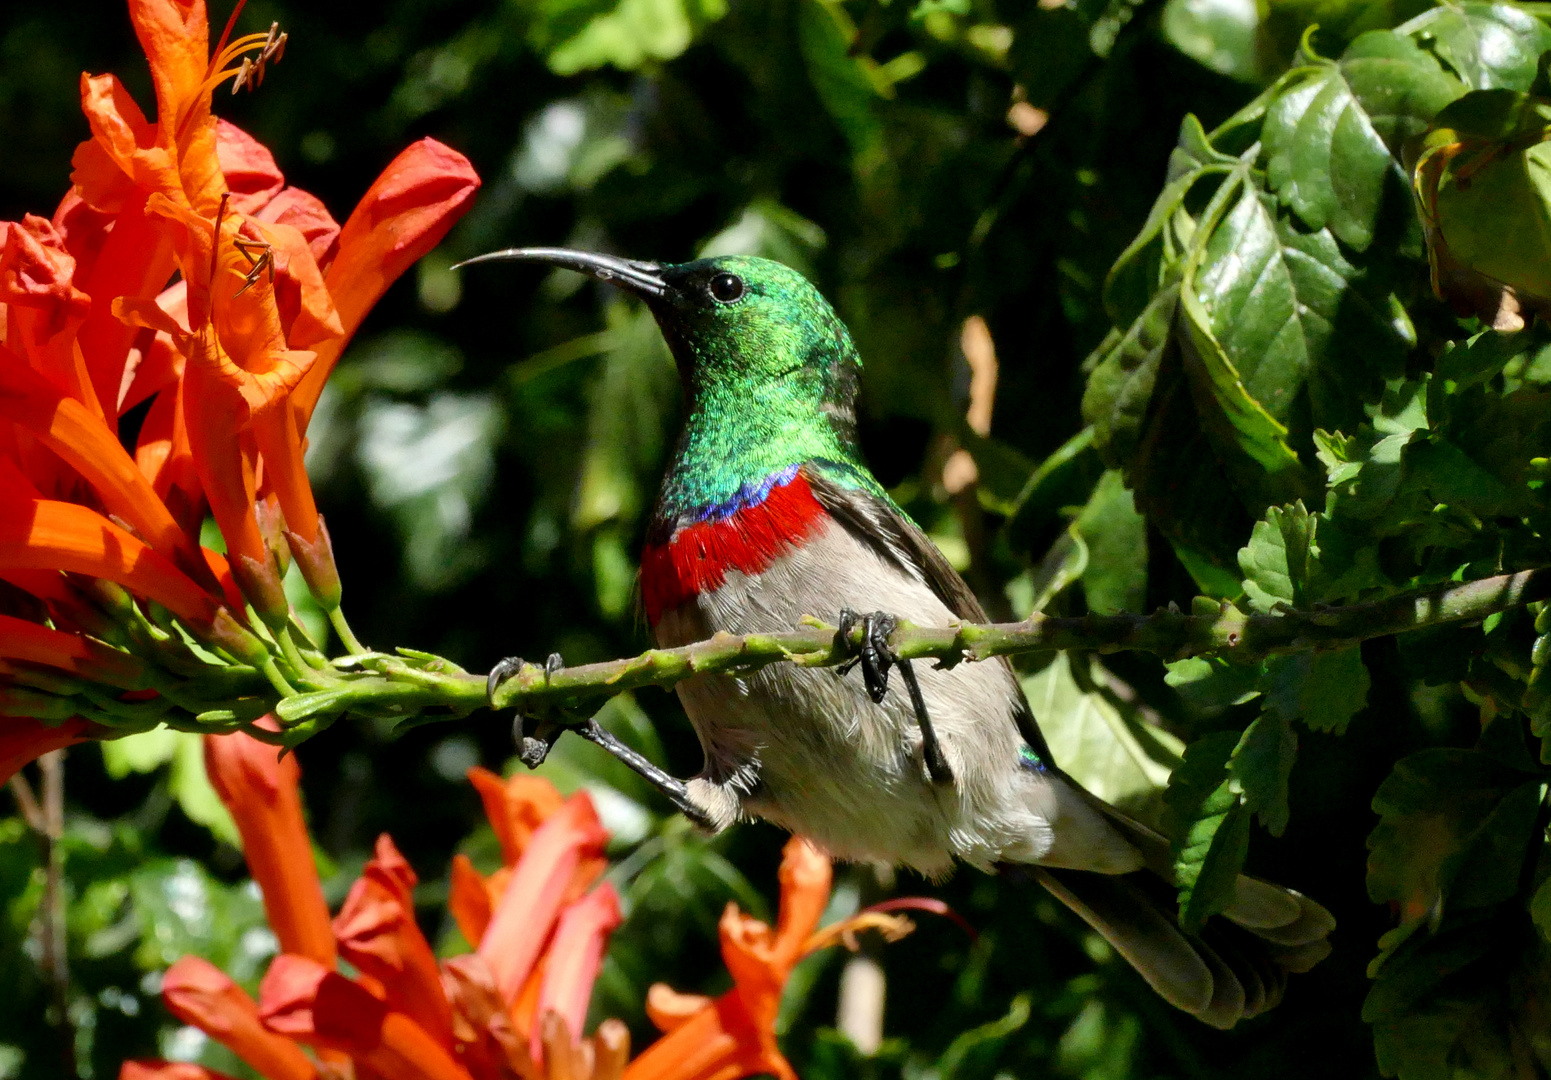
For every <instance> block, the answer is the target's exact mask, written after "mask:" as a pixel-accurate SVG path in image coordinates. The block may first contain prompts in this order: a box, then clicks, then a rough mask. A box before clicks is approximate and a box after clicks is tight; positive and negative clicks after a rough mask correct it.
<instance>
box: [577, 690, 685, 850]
mask: <svg viewBox="0 0 1551 1080" xmlns="http://www.w3.org/2000/svg"><path fill="white" fill-rule="evenodd" d="M572 730H574V731H575V732H576V733H577V734H578V735H580V736H581V737H582V738H584V739H586V740H587V741H588V742H590V743H592V744H594V745H595V746H601V747H603V749H605V750H607V751H608V752H609V753H611V754H613V755H614V757H616V758H617V759H619V761H621V762H623V763H624V764H625V765H626V766H628V767H629V768H630V769H631V770H632V771H634V772H635V773H636V775H638V776H640V777H641V778H642V779H643V780H645V781H646V782H647V783H648V784H651V785H652V787H654V788H656V789H657V790H658V791H660V792H662V794H663V796H664V797H666V798H667V800H668V801H669V802H671V803H672V804H673V805H674V806H676V807H677V808H678V810H679V812H680V813H681V814H683V815H684V816H685V817H687V818H689V820H690V821H692V822H694V823H695V824H696V825H698V826H700V827H701V828H702V829H705V830H707V831H708V832H715V831H716V823H715V822H713V821H712V820H711V819H710V818H709V817H707V816H706V813H705V811H704V810H702V809H700V807H698V806H696V805H695V804H694V803H693V802H692V801H691V800H690V797H689V787H688V786H687V785H686V784H685V783H684V781H682V780H680V779H679V778H678V777H676V776H670V775H668V773H666V772H664V771H663V770H662V769H659V768H658V767H657V766H656V765H653V764H652V763H651V762H650V761H649V760H647V759H646V758H645V757H642V756H641V755H640V754H638V753H636V752H635V751H634V750H632V749H631V748H630V747H628V746H626V745H625V744H624V743H622V742H620V741H619V740H618V739H616V738H615V737H614V736H613V735H611V734H609V732H608V731H606V730H605V729H604V727H603V725H602V724H600V723H598V721H597V718H596V717H594V718H593V719H591V720H588V721H587V723H585V724H583V725H582V726H581V727H578V728H573V729H572Z"/></svg>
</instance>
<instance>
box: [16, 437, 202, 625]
mask: <svg viewBox="0 0 1551 1080" xmlns="http://www.w3.org/2000/svg"><path fill="white" fill-rule="evenodd" d="M5 464H7V463H6V462H4V459H0V570H10V569H16V570H67V571H70V572H72V573H76V574H85V575H86V576H88V577H96V578H104V579H106V580H108V581H116V582H118V583H119V584H120V585H122V586H124V587H125V588H126V589H128V590H129V591H130V592H133V593H136V594H137V595H140V596H143V597H145V598H147V599H149V600H154V601H156V602H157V603H159V604H161V605H162V606H163V607H165V608H167V609H168V610H169V611H171V612H172V613H173V614H174V615H176V616H178V617H179V618H180V619H183V620H184V621H185V622H187V623H188V624H189V625H190V626H191V627H194V628H195V629H196V632H197V631H198V630H202V629H204V628H207V627H209V626H211V625H212V624H213V623H214V622H215V620H216V617H217V615H218V610H217V606H216V603H215V601H213V600H212V599H211V598H210V596H209V594H207V593H206V592H205V591H204V590H203V589H201V588H200V587H199V586H198V585H196V584H194V582H193V581H192V580H190V579H189V577H188V576H187V575H186V574H184V573H183V572H182V571H181V570H179V569H178V568H177V567H175V566H173V564H172V563H171V562H169V561H168V560H167V559H166V558H164V557H162V556H161V555H159V554H157V553H156V552H155V551H152V550H151V549H150V548H149V547H147V546H146V545H145V544H144V543H142V542H141V541H140V540H138V539H136V538H135V537H134V536H132V535H130V534H129V533H127V532H125V531H124V530H123V529H121V528H119V527H118V526H117V525H115V524H113V523H112V522H111V521H109V520H108V519H107V518H105V517H103V516H102V515H101V514H99V513H97V512H96V511H94V510H90V509H88V508H86V507H84V506H77V505H76V504H74V503H63V502H56V501H54V500H51V499H31V498H27V497H26V496H25V495H22V494H20V492H19V491H18V486H19V485H18V484H17V480H19V479H20V477H19V476H17V475H15V473H14V469H12V470H11V475H5V469H4V465H5Z"/></svg>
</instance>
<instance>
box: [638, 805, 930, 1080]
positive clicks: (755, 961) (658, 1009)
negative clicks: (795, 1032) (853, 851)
mask: <svg viewBox="0 0 1551 1080" xmlns="http://www.w3.org/2000/svg"><path fill="white" fill-rule="evenodd" d="M830 876H831V871H830V864H829V859H828V858H827V857H825V856H824V855H823V854H821V853H820V852H819V851H818V850H817V849H816V848H814V847H813V846H812V845H811V844H809V843H808V842H807V841H806V840H804V839H802V838H801V837H797V836H794V837H792V838H791V840H789V841H787V844H786V850H785V853H784V857H783V858H782V860H781V914H780V918H779V920H778V921H777V924H776V927H775V929H774V930H772V929H771V928H770V927H769V926H767V925H766V924H765V923H762V922H760V921H759V920H758V919H753V918H750V917H749V916H747V915H744V914H743V913H742V912H740V911H739V910H738V909H737V906H736V905H734V904H728V905H727V911H726V912H725V913H724V914H723V915H722V925H721V932H722V959H723V960H724V961H725V962H726V964H727V970H728V971H730V972H731V973H732V977H733V982H734V986H733V988H732V989H731V990H729V991H728V992H727V993H725V994H723V995H722V996H721V997H719V998H717V999H716V1000H715V1001H711V1000H708V999H706V998H703V997H699V996H696V995H685V994H677V993H675V992H674V991H672V990H670V989H669V988H668V987H666V986H664V985H662V984H661V983H659V984H658V985H656V986H654V987H652V990H651V993H650V995H649V996H648V997H647V1013H648V1015H650V1016H651V1018H652V1022H653V1023H655V1024H656V1025H657V1026H658V1028H660V1029H661V1030H662V1031H664V1032H665V1033H666V1034H665V1035H664V1036H663V1037H662V1038H661V1039H658V1040H657V1041H656V1042H655V1043H653V1044H652V1045H651V1046H649V1047H647V1048H646V1050H645V1052H644V1053H642V1054H641V1056H640V1057H638V1058H636V1059H635V1060H634V1061H632V1062H631V1063H630V1067H629V1068H628V1069H626V1070H625V1080H736V1078H738V1077H743V1076H752V1075H756V1074H760V1073H769V1074H771V1075H773V1076H776V1077H779V1078H781V1080H796V1075H797V1074H796V1073H795V1072H793V1070H792V1066H791V1064H790V1063H789V1062H787V1060H786V1058H785V1056H783V1055H782V1053H781V1050H780V1047H779V1046H777V1045H776V1037H775V1021H776V1015H777V1014H778V1013H779V1012H780V1010H781V991H782V990H783V989H784V988H785V986H786V980H787V978H788V977H789V976H790V975H791V973H792V968H794V967H795V966H796V965H797V961H799V960H801V959H802V958H803V957H804V956H807V955H808V954H809V953H812V952H815V951H817V950H819V949H822V948H826V947H828V946H830V945H833V944H836V943H837V942H841V941H845V940H848V938H849V937H850V935H851V934H852V933H854V932H855V931H857V930H863V929H876V930H881V931H883V933H884V936H885V937H886V938H889V939H893V938H897V937H899V936H902V935H903V934H906V933H908V932H909V931H910V924H909V922H907V921H906V920H904V919H902V918H900V917H899V916H895V915H889V914H886V913H884V912H883V911H882V910H879V909H873V910H869V911H863V912H861V913H859V914H857V915H855V916H853V917H852V918H849V919H846V920H844V921H842V922H839V923H836V924H834V925H833V926H828V927H825V928H824V929H823V930H821V931H818V932H815V931H816V930H817V927H818V923H819V917H820V916H821V915H822V914H823V911H824V908H825V906H826V905H827V904H828V903H829V887H830ZM888 906H893V907H900V906H910V907H918V908H921V909H922V910H927V911H932V912H934V913H938V914H943V913H945V912H946V909H945V908H944V907H943V906H942V905H941V904H940V903H938V902H936V901H916V900H910V901H895V902H893V904H892V905H888Z"/></svg>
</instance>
